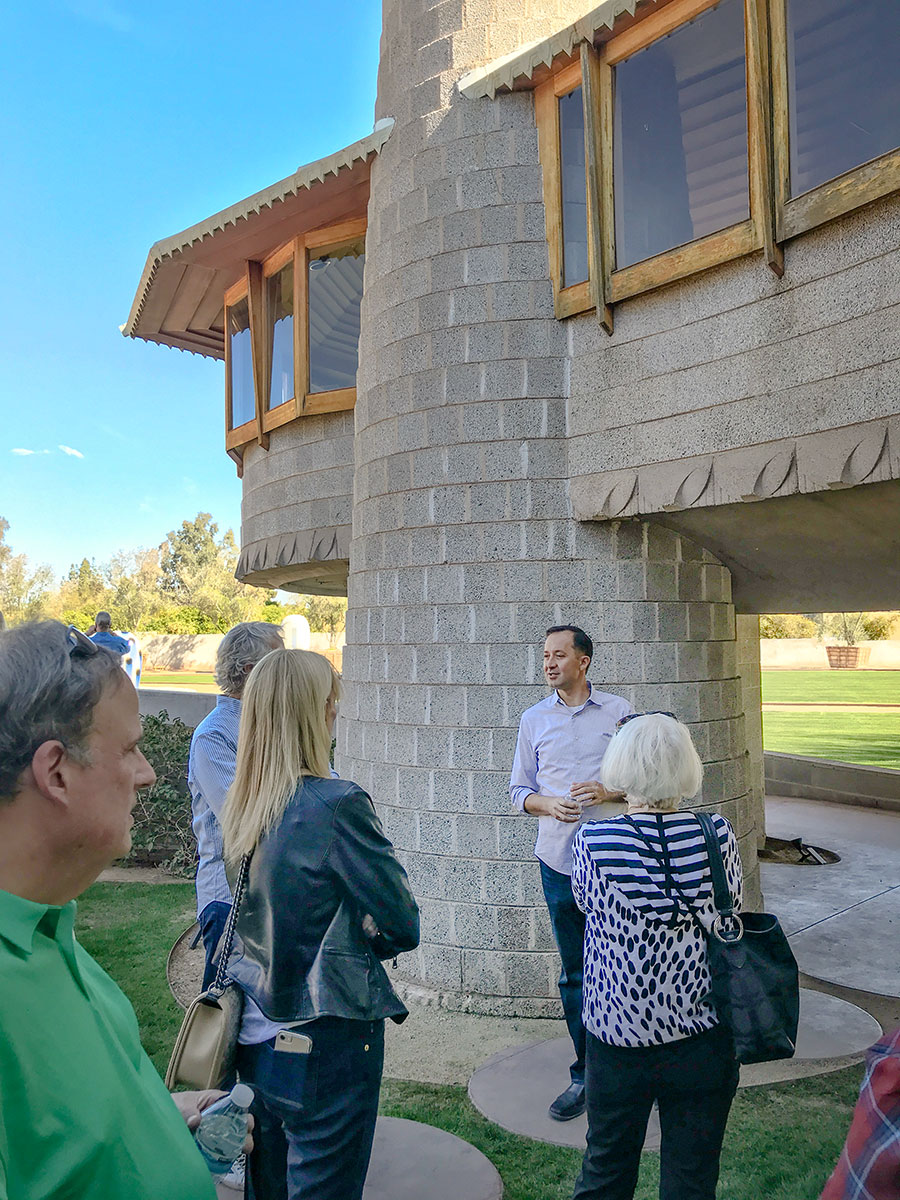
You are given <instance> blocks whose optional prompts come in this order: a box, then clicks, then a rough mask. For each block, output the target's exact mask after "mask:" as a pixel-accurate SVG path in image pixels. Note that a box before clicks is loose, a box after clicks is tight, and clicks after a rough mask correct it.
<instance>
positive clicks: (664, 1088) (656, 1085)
mask: <svg viewBox="0 0 900 1200" xmlns="http://www.w3.org/2000/svg"><path fill="white" fill-rule="evenodd" d="M737 1082H738V1064H737V1061H736V1059H735V1057H734V1046H733V1044H732V1040H731V1035H730V1033H728V1031H727V1030H725V1029H723V1028H722V1027H721V1026H717V1027H716V1028H715V1029H711V1030H710V1031H709V1032H708V1033H699V1034H696V1035H695V1036H694V1037H689V1038H682V1039H681V1040H679V1041H677V1042H669V1043H668V1044H667V1045H665V1046H637V1047H633V1048H631V1047H623V1046H608V1045H606V1044H605V1043H604V1042H601V1041H599V1040H598V1039H597V1038H596V1037H594V1036H593V1034H591V1033H588V1035H587V1115H588V1135H587V1150H586V1151H585V1155H584V1162H583V1164H582V1168H581V1174H580V1175H579V1176H578V1180H577V1182H576V1184H575V1192H574V1196H573V1200H632V1198H633V1196H634V1189H635V1187H636V1186H637V1178H638V1168H639V1166H640V1161H641V1147H642V1146H643V1144H644V1137H645V1135H646V1132H647V1121H648V1119H649V1117H650V1109H651V1108H652V1106H653V1101H654V1100H656V1101H657V1102H658V1104H659V1124H660V1129H661V1131H662V1142H661V1145H660V1154H659V1195H660V1200H715V1195H716V1183H717V1181H718V1178H719V1155H720V1153H721V1150H722V1139H723V1138H724V1136H725V1125H726V1123H727V1121H728V1111H729V1109H730V1108H731V1102H732V1100H733V1099H734V1093H735V1091H736V1089H737Z"/></svg>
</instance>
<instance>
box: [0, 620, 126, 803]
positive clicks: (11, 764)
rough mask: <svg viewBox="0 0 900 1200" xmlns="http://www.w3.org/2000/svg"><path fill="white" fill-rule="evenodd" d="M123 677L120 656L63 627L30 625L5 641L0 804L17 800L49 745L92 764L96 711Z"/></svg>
mask: <svg viewBox="0 0 900 1200" xmlns="http://www.w3.org/2000/svg"><path fill="white" fill-rule="evenodd" d="M88 646H90V647H92V649H90V650H88V648H87V647H88ZM125 678H126V676H125V675H124V673H123V671H122V668H121V666H120V665H119V655H118V654H114V653H113V652H112V651H110V650H107V649H105V648H104V647H102V646H97V645H95V644H94V643H93V642H90V641H89V640H88V639H87V638H85V636H84V634H71V635H70V634H69V632H68V630H67V629H66V627H65V625H63V624H61V623H60V622H59V621H30V622H28V623H27V624H24V625H18V626H16V627H15V628H14V629H7V630H5V631H4V632H3V633H2V634H0V804H2V803H5V802H8V801H10V800H12V799H13V798H14V797H15V795H16V793H17V791H18V790H19V780H20V778H21V775H22V772H23V771H24V770H25V768H26V767H27V766H28V765H29V764H30V763H31V760H32V758H33V757H34V753H35V751H36V750H37V748H38V747H39V746H41V745H42V744H43V743H44V742H54V741H55V742H62V744H63V745H64V746H65V747H66V750H67V751H68V752H69V754H70V755H71V756H72V757H73V758H74V759H75V760H76V761H78V762H87V761H88V754H87V740H88V737H89V736H90V732H91V726H92V724H93V719H94V708H95V706H96V704H97V702H98V701H99V700H100V698H101V696H102V695H103V693H104V691H105V690H106V689H107V688H108V687H109V686H110V685H112V684H114V683H115V682H117V681H121V680H124V679H125Z"/></svg>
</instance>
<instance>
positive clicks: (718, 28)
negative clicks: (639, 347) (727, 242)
mask: <svg viewBox="0 0 900 1200" xmlns="http://www.w3.org/2000/svg"><path fill="white" fill-rule="evenodd" d="M612 86H613V106H614V108H613V111H614V127H613V155H614V163H613V181H614V207H615V232H616V267H628V266H631V265H632V264H633V263H636V262H641V261H642V260H644V259H647V258H652V257H653V256H654V255H656V254H662V253H663V252H664V251H666V250H672V249H674V247H676V246H682V245H685V244H686V243H687V242H693V241H696V240H697V239H698V238H702V237H706V236H707V235H708V234H711V233H718V232H719V230H721V229H726V228H727V227H728V226H729V225H737V224H739V223H740V222H741V221H746V220H747V219H748V218H749V216H750V175H749V160H748V154H747V72H746V51H745V46H744V6H743V0H722V2H721V3H720V4H719V5H718V6H717V7H716V8H711V9H708V10H707V11H706V12H704V13H701V14H700V15H699V16H698V17H697V18H696V20H694V21H692V22H690V23H689V24H688V25H682V26H681V28H679V29H676V30H674V31H673V32H672V33H669V34H667V35H666V36H665V37H662V38H659V39H658V40H657V41H655V42H653V43H651V44H650V45H649V46H646V47H645V48H644V49H642V50H638V51H637V52H636V53H634V54H631V55H629V56H628V57H627V58H624V59H622V61H621V62H618V63H616V65H615V66H614V67H613V80H612Z"/></svg>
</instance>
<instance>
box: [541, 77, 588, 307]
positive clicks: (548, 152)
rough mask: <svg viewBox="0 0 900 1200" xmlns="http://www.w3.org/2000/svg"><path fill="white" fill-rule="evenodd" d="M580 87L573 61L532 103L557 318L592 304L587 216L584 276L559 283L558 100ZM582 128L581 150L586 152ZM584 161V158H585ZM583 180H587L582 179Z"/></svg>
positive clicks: (546, 85)
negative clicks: (585, 270) (586, 258)
mask: <svg viewBox="0 0 900 1200" xmlns="http://www.w3.org/2000/svg"><path fill="white" fill-rule="evenodd" d="M581 86H582V79H581V63H580V62H573V63H570V64H569V65H568V66H567V67H564V68H563V69H562V70H561V71H557V73H556V74H555V75H553V76H552V77H551V78H550V79H548V80H547V81H546V82H545V83H542V84H541V85H540V86H539V87H537V88H535V93H534V106H535V117H536V120H537V127H538V150H539V153H540V159H541V172H542V175H543V179H544V216H545V221H546V227H547V247H548V251H549V256H550V281H551V283H552V284H553V307H554V309H555V312H556V316H557V318H559V319H562V318H563V317H571V316H574V315H575V313H580V312H587V310H588V309H590V308H593V307H594V303H595V300H594V298H593V297H592V295H591V274H592V270H591V267H592V264H591V262H590V254H591V236H590V217H589V219H588V278H587V279H586V280H585V281H584V282H583V283H574V284H571V285H570V286H569V287H564V286H563V207H562V163H561V161H560V158H561V156H560V148H559V101H560V99H561V97H563V96H568V95H569V93H570V92H574V91H575V89H576V88H577V87H581ZM587 141H588V139H587V130H586V129H585V150H586V151H587ZM585 164H587V157H585ZM585 182H587V180H586V181H585Z"/></svg>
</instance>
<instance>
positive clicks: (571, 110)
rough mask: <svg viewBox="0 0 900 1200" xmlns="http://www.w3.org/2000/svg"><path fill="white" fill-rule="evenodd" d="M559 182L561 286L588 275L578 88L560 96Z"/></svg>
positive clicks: (585, 207) (582, 128) (582, 126)
mask: <svg viewBox="0 0 900 1200" xmlns="http://www.w3.org/2000/svg"><path fill="white" fill-rule="evenodd" d="M559 157H560V163H561V175H562V179H561V183H562V222H563V287H571V286H572V284H573V283H583V282H584V281H585V279H587V277H588V246H587V186H586V180H585V173H584V108H583V106H582V98H581V88H580V87H578V88H576V89H575V91H574V92H569V94H568V96H561V97H560V99H559Z"/></svg>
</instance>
